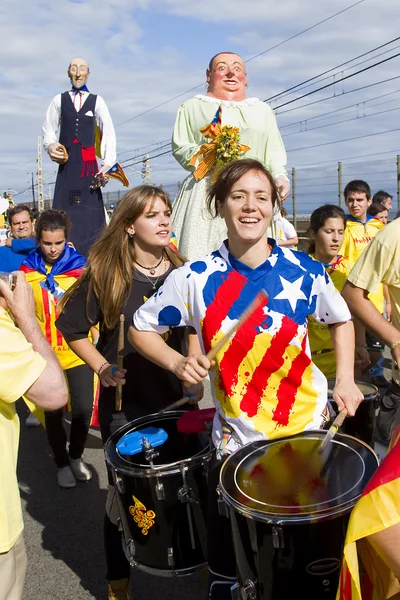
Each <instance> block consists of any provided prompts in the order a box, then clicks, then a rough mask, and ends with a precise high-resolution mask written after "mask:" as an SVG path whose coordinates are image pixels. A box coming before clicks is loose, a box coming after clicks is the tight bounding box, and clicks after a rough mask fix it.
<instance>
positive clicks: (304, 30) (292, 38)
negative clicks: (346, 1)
mask: <svg viewBox="0 0 400 600" xmlns="http://www.w3.org/2000/svg"><path fill="white" fill-rule="evenodd" d="M364 1H365V0H360V1H359V2H355V3H354V4H351V5H350V6H347V8H343V9H342V10H340V11H339V12H337V13H335V14H334V15H331V16H330V17H327V18H326V19H323V20H322V21H319V22H318V23H315V24H314V25H311V26H310V27H307V28H306V29H303V31H300V32H299V33H295V34H294V35H292V36H291V37H289V38H287V39H286V40H284V41H283V42H279V43H278V44H275V45H274V46H271V47H270V48H268V49H267V50H264V51H263V52H260V53H259V54H256V55H255V56H252V57H251V58H249V59H248V60H246V61H245V62H250V61H252V60H254V59H256V58H258V57H259V56H262V55H263V54H266V53H267V52H271V50H275V48H279V46H283V44H286V42H290V41H291V40H294V39H295V38H297V37H299V36H300V35H303V33H307V32H308V31H311V30H312V29H315V27H318V26H319V25H322V24H323V23H326V22H327V21H330V20H331V19H334V18H335V17H337V16H338V15H341V14H343V13H345V12H346V11H348V10H350V9H351V8H354V7H355V6H357V5H358V4H362V3H363V2H364Z"/></svg>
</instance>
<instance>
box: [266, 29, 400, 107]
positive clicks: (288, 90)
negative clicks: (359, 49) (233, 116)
mask: <svg viewBox="0 0 400 600" xmlns="http://www.w3.org/2000/svg"><path fill="white" fill-rule="evenodd" d="M399 39H400V37H397V38H393V40H390V42H386V43H385V44H381V45H380V46H376V47H375V48H372V50H368V52H364V53H363V54H359V55H358V56H356V57H355V58H352V59H350V60H347V61H346V62H344V63H341V64H340V65H337V66H336V67H332V68H331V69H328V70H327V71H324V72H323V73H320V74H319V75H315V76H314V77H311V78H310V79H306V80H305V81H301V82H300V83H297V84H296V85H294V86H292V87H290V88H288V89H287V90H284V91H283V92H279V93H278V94H274V95H273V96H270V97H269V98H267V99H266V100H265V102H271V100H274V99H276V98H279V97H282V96H286V95H287V94H289V93H290V92H292V91H294V90H295V89H304V88H305V87H308V86H307V85H306V84H309V83H311V82H312V81H315V80H316V79H319V78H320V77H323V76H324V75H327V74H328V73H331V72H332V71H336V69H340V68H341V67H344V66H345V65H348V64H350V63H352V62H354V61H355V60H358V59H359V58H363V57H364V56H366V55H367V54H372V52H376V51H377V50H380V49H381V48H384V47H385V46H388V45H389V44H393V42H397V40H399ZM396 48H398V46H396ZM396 48H391V49H390V50H386V51H385V52H382V53H381V54H378V56H382V55H383V54H386V53H387V52H391V51H393V50H395V49H396ZM373 58H377V56H374V57H373ZM368 60H372V59H371V58H369V59H368ZM363 62H367V61H363ZM363 62H361V63H358V64H363ZM356 66H358V65H353V67H352V68H354V67H356ZM346 70H347V69H346ZM330 77H332V75H330ZM325 79H326V78H325Z"/></svg>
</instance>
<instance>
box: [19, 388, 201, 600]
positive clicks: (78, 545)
mask: <svg viewBox="0 0 400 600" xmlns="http://www.w3.org/2000/svg"><path fill="white" fill-rule="evenodd" d="M211 405H212V404H211V400H210V396H209V392H208V390H207V391H206V394H205V399H204V400H203V401H202V402H201V407H202V408H205V407H208V406H211ZM18 412H19V414H20V418H21V439H20V449H19V461H18V481H19V486H20V492H21V499H22V506H23V513H24V522H25V531H24V537H25V543H26V547H27V554H28V571H27V576H26V584H25V592H24V600H39V599H40V600H89V599H91V598H96V600H105V599H106V598H107V582H106V578H105V572H106V571H105V569H106V566H105V560H104V552H103V538H102V528H103V515H104V506H105V500H106V490H107V477H106V469H105V464H104V452H103V448H102V444H101V439H100V433H99V431H98V429H95V428H91V430H90V434H89V439H88V442H87V445H86V449H85V454H84V458H85V461H86V462H87V463H88V464H89V466H90V468H91V469H92V471H93V477H92V479H91V481H89V482H87V483H79V482H78V483H77V486H76V487H75V488H72V489H61V488H59V487H58V485H57V482H56V467H55V464H54V462H53V459H52V457H51V454H50V451H49V447H48V444H47V440H46V435H45V432H44V430H43V429H42V428H41V427H31V428H28V427H26V426H25V418H26V416H27V414H28V411H27V408H26V407H25V405H24V403H23V402H22V401H19V403H18ZM66 426H67V427H68V423H67V424H66ZM131 582H132V597H133V598H134V599H135V600H155V599H156V598H157V599H161V598H162V599H163V600H187V599H188V598H191V600H204V599H205V595H206V589H207V576H206V573H205V572H204V571H203V572H200V573H196V574H194V575H190V576H186V577H179V578H164V577H155V576H152V575H148V574H146V573H143V572H142V571H139V570H138V569H134V570H132V575H131Z"/></svg>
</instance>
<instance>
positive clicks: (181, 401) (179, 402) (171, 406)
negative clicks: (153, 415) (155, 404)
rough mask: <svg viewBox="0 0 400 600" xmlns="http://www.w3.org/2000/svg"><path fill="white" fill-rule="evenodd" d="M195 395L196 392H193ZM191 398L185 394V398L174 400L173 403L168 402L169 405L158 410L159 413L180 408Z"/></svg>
mask: <svg viewBox="0 0 400 600" xmlns="http://www.w3.org/2000/svg"><path fill="white" fill-rule="evenodd" d="M193 396H194V394H193ZM189 400H191V397H190V396H184V397H183V398H180V399H179V400H175V402H172V404H168V406H165V408H162V409H161V410H159V411H158V414H159V415H161V414H162V413H164V412H167V410H175V409H176V408H179V407H180V406H182V404H186V402H189Z"/></svg>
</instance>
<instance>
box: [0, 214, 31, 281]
mask: <svg viewBox="0 0 400 600" xmlns="http://www.w3.org/2000/svg"><path fill="white" fill-rule="evenodd" d="M8 219H9V223H10V228H11V237H9V238H7V240H6V244H5V246H0V271H4V272H5V273H11V271H18V269H19V268H20V266H21V264H22V263H23V261H24V260H25V258H26V257H27V256H28V254H30V253H31V252H32V251H33V250H34V249H35V247H36V240H35V238H34V237H33V221H32V215H31V211H30V208H29V206H27V205H26V204H17V205H16V206H14V207H13V208H12V209H11V210H10V211H9V213H8Z"/></svg>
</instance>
